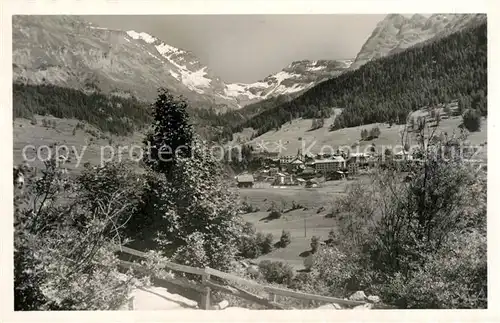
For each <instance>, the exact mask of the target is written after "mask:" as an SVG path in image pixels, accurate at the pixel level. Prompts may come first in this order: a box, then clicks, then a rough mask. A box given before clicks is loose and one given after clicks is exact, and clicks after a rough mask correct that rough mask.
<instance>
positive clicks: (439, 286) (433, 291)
mask: <svg viewBox="0 0 500 323" xmlns="http://www.w3.org/2000/svg"><path fill="white" fill-rule="evenodd" d="M486 282H487V261H486V237H485V236H483V235H482V234H479V233H478V232H470V233H464V234H463V235H456V236H454V237H453V238H452V239H451V240H450V241H449V243H448V244H447V245H446V246H445V247H444V248H443V249H442V250H440V251H439V252H438V253H436V254H429V255H428V256H427V259H426V262H425V264H424V266H423V267H419V268H418V269H417V270H416V271H414V272H412V274H411V276H410V277H408V278H405V277H404V276H403V275H401V274H396V275H395V277H394V278H393V279H392V280H391V281H390V282H388V283H387V284H386V285H383V286H380V293H381V294H382V295H384V297H385V299H386V300H387V301H389V302H391V303H392V304H396V305H397V306H398V307H400V308H416V309H418V308H421V309H423V308H442V309H446V308H464V309H473V308H486V307H487V284H486Z"/></svg>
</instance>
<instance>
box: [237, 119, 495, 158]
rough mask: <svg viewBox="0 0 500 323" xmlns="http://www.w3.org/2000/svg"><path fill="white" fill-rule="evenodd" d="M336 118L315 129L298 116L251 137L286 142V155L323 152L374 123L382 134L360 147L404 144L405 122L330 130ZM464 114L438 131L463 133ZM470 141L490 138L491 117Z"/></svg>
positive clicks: (443, 123) (350, 142)
mask: <svg viewBox="0 0 500 323" xmlns="http://www.w3.org/2000/svg"><path fill="white" fill-rule="evenodd" d="M424 114H425V113H424V112H422V111H417V112H415V116H419V115H424ZM333 121H334V118H328V119H325V124H324V126H323V127H322V128H319V129H316V130H312V131H310V129H311V124H312V119H296V120H293V121H292V122H291V123H286V124H284V125H282V126H281V128H280V129H279V130H278V131H274V130H273V131H269V132H266V133H264V134H263V135H261V136H259V137H256V138H254V139H253V140H251V141H250V143H251V144H253V145H255V146H259V144H262V143H264V144H265V146H266V148H267V149H268V150H269V151H274V150H275V149H277V147H278V144H279V145H282V147H283V148H282V152H281V154H282V155H296V154H297V151H298V150H299V149H303V151H304V152H307V149H309V147H310V149H309V150H308V151H310V152H311V153H319V152H320V151H321V149H322V147H324V146H328V147H332V148H334V149H337V148H339V147H342V146H351V145H353V144H354V143H356V142H358V141H359V140H360V137H361V130H363V129H367V130H370V129H371V128H373V127H374V126H378V127H379V129H380V132H381V133H380V136H379V137H378V138H376V139H373V140H370V141H361V142H359V144H360V146H359V147H360V151H364V148H365V147H367V146H370V145H371V144H372V143H373V144H375V146H376V147H380V146H386V147H387V146H392V147H394V146H396V145H401V136H400V131H401V129H402V126H399V125H392V126H391V127H390V126H389V125H388V124H386V123H376V124H369V125H364V126H357V127H351V128H343V129H339V130H335V131H330V130H329V127H330V125H331V124H332V123H333ZM461 122H462V118H461V117H459V116H451V117H449V118H448V119H442V120H441V122H440V125H439V126H438V127H437V129H436V133H437V134H439V133H440V132H446V133H448V135H449V136H451V135H452V134H453V133H454V132H455V133H457V134H458V133H459V128H458V126H459V125H460V124H461ZM248 131H249V130H248V129H246V132H248ZM469 141H470V143H471V144H473V145H477V144H481V143H484V142H485V141H487V119H485V118H482V120H481V131H479V132H474V133H470V135H469ZM414 143H415V138H414V136H412V138H411V141H410V145H412V144H414ZM323 152H324V153H331V151H330V150H328V148H324V150H323Z"/></svg>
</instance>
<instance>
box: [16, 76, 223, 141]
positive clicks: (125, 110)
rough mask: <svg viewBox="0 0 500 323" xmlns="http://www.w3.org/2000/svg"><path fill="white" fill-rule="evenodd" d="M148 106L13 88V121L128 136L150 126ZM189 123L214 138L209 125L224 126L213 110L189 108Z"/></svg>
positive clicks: (44, 88) (46, 88)
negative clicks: (65, 122)
mask: <svg viewBox="0 0 500 323" xmlns="http://www.w3.org/2000/svg"><path fill="white" fill-rule="evenodd" d="M149 106H150V103H147V102H142V101H139V100H137V99H135V98H123V97H118V96H113V95H106V94H104V93H98V92H95V93H85V92H83V91H80V90H76V89H71V88H66V87H59V86H55V85H50V84H42V85H34V84H23V83H14V84H13V117H14V118H28V119H30V118H32V116H33V115H35V114H37V115H52V116H54V117H56V118H68V119H70V118H74V119H78V120H83V121H86V122H88V123H90V124H92V125H94V126H96V127H97V128H99V129H100V130H102V131H104V132H110V133H112V134H116V135H128V134H130V133H131V132H133V131H134V130H141V129H142V128H143V127H144V126H145V125H147V124H149V123H150V122H151V111H150V109H149ZM189 114H190V116H191V119H192V123H193V124H195V125H196V126H197V127H196V128H197V129H200V132H201V131H203V130H204V132H205V133H207V134H208V133H211V132H213V133H214V134H217V131H216V130H217V129H214V128H213V127H212V125H215V126H217V125H221V126H222V125H227V124H224V123H221V122H220V118H219V117H218V114H217V113H216V111H215V109H214V108H212V107H209V108H205V109H197V108H192V107H189Z"/></svg>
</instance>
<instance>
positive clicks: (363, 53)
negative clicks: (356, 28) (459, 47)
mask: <svg viewBox="0 0 500 323" xmlns="http://www.w3.org/2000/svg"><path fill="white" fill-rule="evenodd" d="M484 19H486V15H484V14H434V15H431V16H429V17H425V16H423V15H421V14H414V15H413V16H411V17H405V16H403V15H400V14H390V15H387V16H386V17H385V18H384V19H383V20H382V21H380V22H379V23H378V24H377V26H376V27H375V29H374V30H373V32H372V34H371V36H370V37H369V38H368V40H367V41H366V42H365V43H364V45H363V46H362V47H361V50H360V51H359V53H358V55H357V56H356V59H355V60H354V63H353V64H352V65H351V69H356V68H358V67H360V66H361V65H363V64H365V63H367V62H369V61H371V60H374V59H377V58H380V57H384V56H387V55H391V54H394V53H397V52H400V51H402V50H405V49H407V48H409V47H411V46H413V45H416V44H418V43H421V42H424V41H428V40H431V39H435V38H436V37H443V36H446V35H448V34H450V33H453V32H456V31H458V30H460V29H461V28H464V27H466V26H469V25H471V24H474V23H477V22H480V21H483V20H484Z"/></svg>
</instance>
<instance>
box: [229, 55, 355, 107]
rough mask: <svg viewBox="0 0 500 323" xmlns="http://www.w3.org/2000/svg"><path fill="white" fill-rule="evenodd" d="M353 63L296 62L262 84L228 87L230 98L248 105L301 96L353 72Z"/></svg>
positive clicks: (270, 76)
mask: <svg viewBox="0 0 500 323" xmlns="http://www.w3.org/2000/svg"><path fill="white" fill-rule="evenodd" d="M351 64H352V60H349V59H346V60H317V61H310V60H302V61H296V62H293V63H292V64H290V65H288V66H287V67H285V68H284V69H283V70H281V71H280V72H278V73H275V74H272V75H269V76H267V77H266V78H264V79H263V80H261V81H258V82H255V83H250V84H245V83H233V84H227V85H226V91H225V93H226V95H227V96H230V97H234V98H236V99H237V100H238V102H240V103H242V104H243V105H244V104H248V103H250V102H256V101H260V100H263V99H267V98H270V97H274V96H278V95H286V94H288V95H290V94H298V93H300V92H301V91H305V90H307V89H309V88H310V87H312V86H314V85H316V84H318V83H320V82H322V81H325V80H327V79H329V78H332V77H335V76H337V75H339V74H340V73H342V72H343V71H346V70H348V69H349V66H350V65H351Z"/></svg>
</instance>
